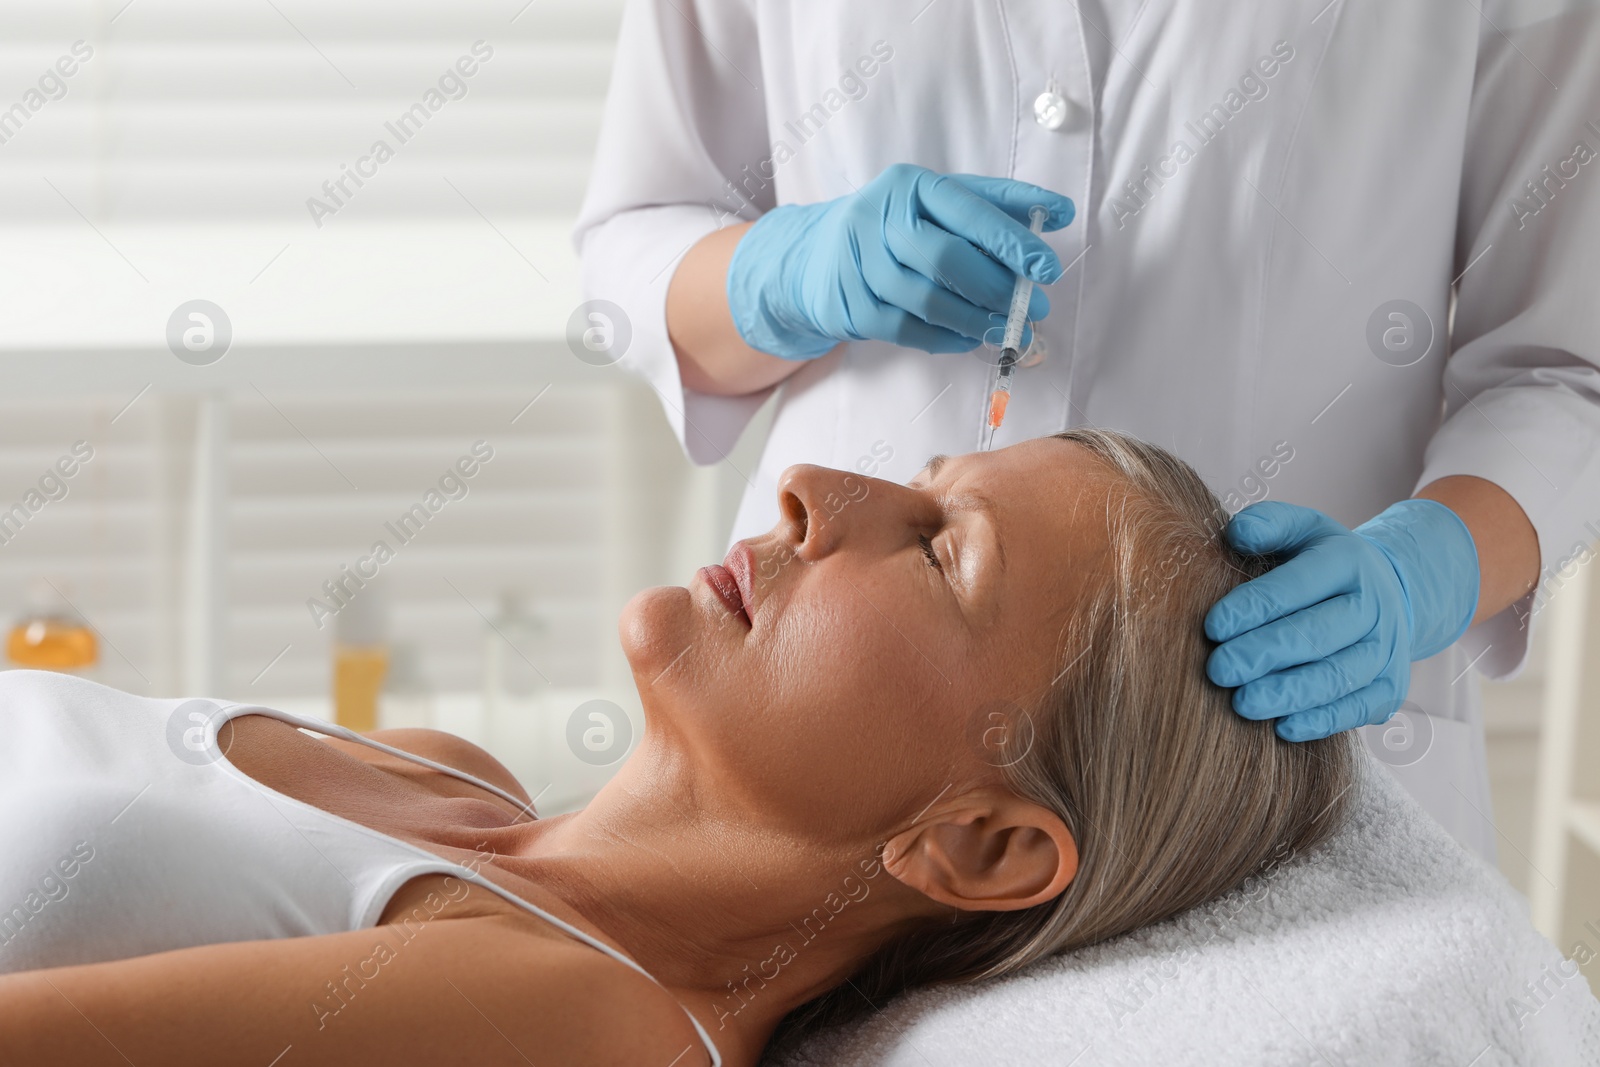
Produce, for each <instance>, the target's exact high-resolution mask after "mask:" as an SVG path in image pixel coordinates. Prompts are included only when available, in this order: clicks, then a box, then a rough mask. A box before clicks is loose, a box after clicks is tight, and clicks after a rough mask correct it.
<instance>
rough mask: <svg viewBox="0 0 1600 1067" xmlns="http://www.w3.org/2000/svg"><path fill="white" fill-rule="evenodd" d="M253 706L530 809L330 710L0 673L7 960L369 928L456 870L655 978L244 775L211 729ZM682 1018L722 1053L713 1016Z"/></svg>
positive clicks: (112, 956)
mask: <svg viewBox="0 0 1600 1067" xmlns="http://www.w3.org/2000/svg"><path fill="white" fill-rule="evenodd" d="M244 714H255V715H268V716H271V717H272V718H274V719H279V720H281V721H283V722H287V723H291V724H292V725H295V726H299V727H303V728H305V729H308V730H312V731H315V732H317V733H321V734H327V735H330V736H333V737H339V738H343V739H345V740H349V741H355V742H359V743H360V744H364V745H367V746H368V747H371V748H375V749H379V750H381V751H383V752H388V753H390V754H392V755H395V756H399V757H402V758H404V759H407V760H410V761H411V762H412V763H417V764H420V765H422V766H425V767H431V768H433V769H434V770H437V771H441V772H443V773H445V774H449V775H451V776H453V777H455V778H459V779H461V780H462V781H464V782H470V783H472V784H473V785H475V786H478V787H479V788H481V789H485V790H488V791H489V792H490V793H493V794H494V795H496V796H498V797H502V798H504V799H505V800H507V801H509V802H511V803H512V804H514V805H516V806H517V807H518V808H521V809H524V810H527V811H528V812H529V815H530V816H532V814H533V813H532V810H531V808H530V806H529V805H527V804H525V803H524V802H523V801H521V800H519V799H517V797H515V796H513V795H512V794H510V793H508V792H506V791H505V790H503V789H500V788H499V787H497V786H494V785H491V784H490V783H488V782H485V781H482V780H481V779H478V778H475V777H473V776H472V775H469V774H464V773H462V772H460V771H457V770H453V769H452V768H450V767H446V766H444V765H443V764H440V763H435V762H434V761H432V760H427V759H423V758H422V757H420V756H414V755H411V754H410V753H407V752H402V751H401V750H399V749H396V748H393V747H391V746H389V745H384V744H380V743H378V742H376V741H373V740H371V739H369V738H365V737H362V736H361V735H360V734H356V733H353V732H352V731H350V730H346V729H344V728H343V727H340V726H335V725H333V724H331V723H325V722H322V721H320V720H315V719H307V718H304V717H302V716H298V715H294V714H291V713H289V712H285V711H279V710H276V709H273V708H265V707H260V706H257V705H252V704H232V703H228V702H225V701H199V700H171V699H161V700H158V699H151V698H147V697H139V696H133V695H131V694H128V693H124V692H121V691H120V690H117V689H112V688H110V687H108V686H103V685H99V684H97V683H95V682H90V681H86V680H84V679H81V678H76V677H72V676H70V675H64V674H56V673H53V672H50V671H21V670H18V671H0V811H4V812H6V814H7V817H6V818H5V819H4V820H0V857H4V862H0V974H6V973H10V972H15V971H27V970H33V969H36V968H41V967H59V966H66V965H70V964H79V963H98V962H102V961H105V960H116V959H126V958H128V957H131V956H143V955H148V954H150V953H154V952H166V951H169V950H172V949H179V948H189V947H192V946H195V945H209V944H216V943H218V942H224V941H252V940H260V939H265V938H277V937H310V936H315V935H317V934H333V933H343V932H346V931H350V930H361V929H366V928H369V927H372V926H375V925H376V924H377V921H378V918H379V917H380V916H381V915H382V914H383V909H384V907H385V906H386V905H387V904H388V902H389V898H390V897H392V896H393V895H394V893H395V891H396V890H398V889H399V888H400V887H401V886H402V885H404V884H405V883H406V882H408V881H410V880H411V879H413V878H416V877H417V876H418V875H424V874H448V875H453V876H455V877H456V878H459V879H461V880H463V881H466V882H470V883H471V884H473V885H475V886H481V887H482V888H484V889H487V890H489V891H490V892H492V893H495V894H497V895H498V896H500V897H503V898H504V899H506V900H508V901H510V902H511V903H513V904H515V905H516V906H518V907H520V908H522V909H524V910H525V911H528V912H531V913H533V914H534V915H537V916H538V917H539V918H541V919H543V920H545V921H546V922H548V923H550V924H551V925H553V926H555V927H557V928H559V929H560V930H562V931H563V932H565V933H566V934H568V935H570V936H571V937H574V938H576V939H577V940H579V941H582V942H583V943H584V944H586V945H590V946H592V947H594V948H596V949H598V950H599V951H601V952H603V953H605V954H606V955H607V956H610V957H611V958H613V959H615V960H617V961H619V962H621V963H623V964H625V965H626V966H628V967H631V968H633V969H634V970H635V971H638V972H639V973H640V974H642V975H644V976H645V977H646V978H650V979H651V981H655V979H654V977H653V976H651V975H650V974H649V973H648V972H646V971H645V970H644V969H643V968H642V967H640V966H639V965H638V964H637V963H635V962H634V961H633V960H631V959H629V958H628V957H627V956H626V955H624V954H622V953H620V952H618V951H617V950H616V949H613V948H612V947H611V946H609V945H607V944H605V943H604V942H602V941H600V940H598V939H596V938H594V937H591V936H590V935H588V934H586V933H584V932H583V931H582V930H579V929H577V928H576V927H574V926H572V925H571V924H570V923H567V922H564V921H562V920H561V919H558V918H556V917H555V916H553V915H551V914H549V913H548V912H546V911H544V910H543V909H541V908H538V907H535V906H534V905H532V904H530V903H528V902H527V901H525V900H522V899H520V898H519V897H517V896H515V895H513V894H512V893H511V892H510V891H508V890H506V889H503V888H501V887H500V886H498V885H496V884H495V883H493V882H491V881H489V880H488V879H487V878H484V877H483V876H482V875H479V874H478V873H476V872H475V871H473V870H471V869H469V868H467V867H464V866H462V865H461V864H459V863H454V862H452V861H450V860H447V859H444V858H443V857H441V856H436V855H434V854H433V853H431V852H428V851H426V850H424V849H421V848H418V847H416V846H415V845H412V844H409V843H407V842H405V841H401V840H400V839H398V838H395V837H391V836H389V835H388V834H382V833H379V832H377V831H376V830H372V829H370V828H368V827H365V826H362V825H361V824H359V823H355V822H352V821H350V820H349V819H345V818H343V817H341V816H338V815H334V814H332V813H331V812H327V811H324V810H322V809H321V808H318V807H315V806H313V805H310V804H307V803H305V802H303V801H300V800H296V799H294V798H293V797H290V796H286V795H284V794H282V793H279V792H277V791H276V790H273V789H269V788H267V787H266V786H264V785H262V784H261V783H260V782H257V781H256V780H255V779H253V778H251V777H249V776H248V775H246V774H245V773H244V772H243V771H240V770H239V769H238V768H236V767H234V765H233V764H232V763H231V762H229V760H228V759H227V758H226V757H225V756H224V755H223V754H222V753H221V752H220V751H219V749H218V746H217V743H216V736H217V729H218V727H220V726H221V725H222V724H223V723H224V722H226V721H228V720H229V719H231V718H234V717H236V716H239V715H244ZM658 984H659V983H658ZM685 1014H689V1013H688V1010H687V1009H685ZM689 1021H690V1022H691V1023H692V1024H693V1025H694V1028H695V1032H696V1033H697V1034H699V1036H700V1039H701V1041H703V1042H704V1043H705V1047H706V1051H707V1052H708V1053H709V1054H710V1056H711V1062H712V1065H713V1067H721V1063H722V1058H721V1056H720V1054H719V1053H718V1052H717V1048H716V1046H715V1045H714V1044H712V1041H711V1038H710V1036H709V1035H708V1034H707V1033H706V1031H705V1028H704V1027H702V1026H701V1025H700V1021H699V1020H698V1019H696V1018H695V1017H694V1016H693V1015H692V1014H689Z"/></svg>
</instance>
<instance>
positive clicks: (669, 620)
mask: <svg viewBox="0 0 1600 1067" xmlns="http://www.w3.org/2000/svg"><path fill="white" fill-rule="evenodd" d="M693 628H694V602H693V600H692V599H691V597H690V593H689V590H687V589H685V588H684V587H683V586H681V585H662V586H656V587H655V588H653V589H645V590H642V591H640V592H638V593H635V594H634V595H633V598H632V599H631V600H629V601H628V603H627V604H626V605H624V606H623V609H622V614H621V616H619V617H618V619H617V638H618V639H619V640H620V641H621V642H622V654H623V655H624V656H626V657H627V658H628V666H629V667H630V668H631V669H632V671H633V674H634V677H635V678H636V679H643V680H644V681H645V682H648V681H650V680H651V679H653V678H654V677H656V675H658V674H660V673H661V672H662V671H663V670H665V669H666V668H667V665H668V664H670V663H671V662H672V661H673V660H674V659H676V658H677V657H678V655H679V654H680V653H682V652H683V650H684V648H685V647H686V646H687V645H688V643H689V642H690V641H692V640H694V634H693V632H692V631H693Z"/></svg>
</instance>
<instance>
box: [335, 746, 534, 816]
mask: <svg viewBox="0 0 1600 1067" xmlns="http://www.w3.org/2000/svg"><path fill="white" fill-rule="evenodd" d="M366 736H367V737H370V738H371V739H372V740H374V741H377V742H380V743H382V744H385V745H391V746H393V747H394V748H398V749H402V750H404V751H406V752H409V753H411V754H412V755H413V756H421V757H422V758H423V759H431V760H433V761H434V762H435V763H442V764H444V765H445V766H446V767H453V768H455V769H456V770H458V771H465V772H466V773H467V774H470V775H472V776H473V777H475V778H482V779H483V780H484V781H486V782H490V783H492V784H494V785H497V786H499V787H500V788H501V789H504V790H505V791H506V792H508V793H511V794H513V795H515V796H519V797H521V798H522V799H523V800H525V801H530V802H531V799H532V798H530V797H529V796H528V791H527V790H526V789H524V788H523V787H522V783H521V782H519V781H517V778H516V775H514V774H512V773H511V772H510V771H509V770H508V769H507V768H506V766H505V764H503V763H501V762H500V761H499V760H497V759H495V758H494V757H493V756H491V755H490V754H489V753H488V751H487V750H485V749H483V748H480V747H479V746H477V745H475V744H473V743H472V742H471V741H468V740H467V739H466V738H464V737H457V736H456V735H455V734H452V733H446V732H445V731H444V730H425V729H404V730H374V731H372V732H371V733H369V734H367V735H366ZM328 740H329V741H330V743H337V744H338V745H340V746H341V747H345V746H348V748H349V749H350V750H351V751H352V752H354V753H356V754H359V755H361V756H362V758H368V754H370V755H372V756H379V757H380V758H381V756H382V754H381V753H378V752H375V751H374V750H373V749H370V748H365V747H364V746H359V745H355V744H352V743H351V742H348V741H340V740H339V739H338V738H329V739H328Z"/></svg>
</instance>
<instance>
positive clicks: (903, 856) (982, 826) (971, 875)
mask: <svg viewBox="0 0 1600 1067" xmlns="http://www.w3.org/2000/svg"><path fill="white" fill-rule="evenodd" d="M883 864H884V868H885V869H886V870H887V871H888V872H889V873H890V874H892V875H894V877H895V878H897V879H899V880H900V881H901V882H904V883H905V884H906V885H908V886H910V887H911V888H912V889H915V890H917V891H918V892H920V893H922V894H923V895H924V896H927V897H928V898H930V899H932V900H935V901H937V902H938V903H940V904H944V905H947V906H949V907H952V908H959V909H960V910H962V911H1020V910H1021V909H1023V908H1031V907H1033V906H1034V905H1035V904H1042V903H1044V902H1045V901H1047V900H1054V899H1055V898H1056V897H1057V896H1059V895H1060V894H1061V891H1062V890H1063V889H1065V888H1066V887H1067V885H1068V883H1070V882H1071V881H1072V879H1073V877H1074V876H1075V875H1076V874H1077V873H1078V843H1077V842H1076V841H1075V840H1073V837H1072V832H1071V831H1070V830H1068V829H1067V826H1066V823H1064V822H1062V821H1061V818H1060V817H1059V816H1058V815H1056V813H1055V812H1053V811H1051V810H1050V809H1048V808H1045V807H1042V806H1041V805H1039V804H1035V803H1034V802H1033V801H1031V800H1024V799H1023V798H1021V797H1019V796H1017V795H1016V794H1015V793H1012V792H1011V791H1010V790H1007V789H998V788H991V787H984V788H981V789H977V790H973V791H971V792H968V793H965V794H963V795H961V796H959V797H956V798H953V799H951V800H948V801H945V802H944V803H943V804H942V805H940V807H938V808H936V809H930V810H929V811H928V812H926V813H924V815H923V816H922V818H921V819H919V820H918V822H917V824H916V825H915V826H912V827H911V828H910V829H907V830H903V831H901V832H900V833H898V834H896V835H895V836H894V837H892V838H890V839H889V842H888V844H887V845H886V846H885V847H884V852H883Z"/></svg>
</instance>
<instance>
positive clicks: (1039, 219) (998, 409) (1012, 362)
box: [978, 204, 1050, 452]
mask: <svg viewBox="0 0 1600 1067" xmlns="http://www.w3.org/2000/svg"><path fill="white" fill-rule="evenodd" d="M1049 216H1050V212H1049V211H1047V210H1046V209H1045V207H1044V205H1043V204H1035V205H1034V206H1033V208H1032V209H1031V210H1030V211H1029V212H1028V223H1029V225H1028V229H1029V230H1031V231H1032V232H1033V233H1036V234H1037V233H1043V232H1044V223H1045V219H1047V218H1049ZM1032 299H1033V279H1032V278H1030V277H1028V276H1027V275H1026V274H1018V275H1017V284H1016V286H1015V287H1014V288H1013V289H1012V290H1011V311H1010V313H1009V314H1008V315H1007V316H1006V332H1005V336H1004V337H1003V338H1002V339H1001V343H1000V362H999V363H997V364H996V365H995V369H994V370H993V371H992V372H991V373H990V375H989V387H988V389H987V390H986V391H985V393H984V395H985V396H986V397H987V398H988V401H987V403H985V404H984V406H983V424H982V425H981V426H980V427H979V430H978V451H980V452H987V451H989V448H990V446H992V445H993V444H994V432H995V431H996V430H998V429H999V428H1000V424H1001V423H1002V422H1004V421H1006V405H1007V404H1009V403H1010V402H1011V378H1012V376H1013V375H1014V374H1016V371H1017V361H1018V360H1020V359H1021V358H1022V352H1021V348H1022V329H1023V327H1024V326H1025V325H1026V324H1027V321H1028V303H1029V302H1030V301H1031V300H1032Z"/></svg>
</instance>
